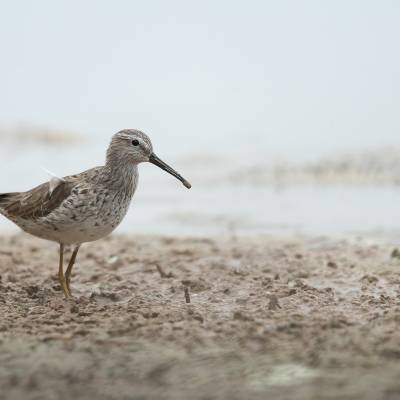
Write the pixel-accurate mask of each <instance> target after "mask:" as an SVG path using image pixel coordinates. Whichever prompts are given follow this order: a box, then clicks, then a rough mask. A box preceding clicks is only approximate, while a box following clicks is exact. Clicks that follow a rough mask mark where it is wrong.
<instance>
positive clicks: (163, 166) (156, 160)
mask: <svg viewBox="0 0 400 400" xmlns="http://www.w3.org/2000/svg"><path fill="white" fill-rule="evenodd" d="M149 162H151V163H152V164H154V165H157V167H160V168H161V169H163V170H164V171H167V172H168V173H169V174H171V175H172V176H174V177H175V178H176V179H179V180H180V181H181V182H182V183H183V184H184V185H185V187H187V188H188V189H190V188H191V187H192V185H191V184H190V183H189V182H188V181H187V180H186V179H184V178H183V177H182V176H181V175H179V174H178V173H177V172H176V171H175V170H174V169H173V168H171V167H170V166H169V165H168V164H166V163H165V162H164V161H163V160H161V159H159V158H158V157H157V156H156V155H155V154H154V153H151V155H150V158H149Z"/></svg>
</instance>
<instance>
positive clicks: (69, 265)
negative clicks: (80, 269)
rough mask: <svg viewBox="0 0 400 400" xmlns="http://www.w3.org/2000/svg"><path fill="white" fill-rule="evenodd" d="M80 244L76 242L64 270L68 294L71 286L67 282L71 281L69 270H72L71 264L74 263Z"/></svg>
mask: <svg viewBox="0 0 400 400" xmlns="http://www.w3.org/2000/svg"><path fill="white" fill-rule="evenodd" d="M80 246H81V245H80V244H78V245H77V246H76V247H75V249H74V252H73V253H72V256H71V260H70V261H69V264H68V268H67V270H66V271H65V281H66V284H67V289H68V292H69V294H70V295H71V288H70V286H69V284H70V282H71V272H72V268H73V266H74V264H75V261H76V256H77V255H78V251H79V248H80Z"/></svg>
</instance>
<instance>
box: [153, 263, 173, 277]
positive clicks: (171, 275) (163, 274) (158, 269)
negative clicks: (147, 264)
mask: <svg viewBox="0 0 400 400" xmlns="http://www.w3.org/2000/svg"><path fill="white" fill-rule="evenodd" d="M156 268H157V271H158V273H159V274H160V276H161V278H173V277H174V275H173V274H172V272H168V273H167V272H165V271H164V270H163V269H162V268H161V265H159V264H156Z"/></svg>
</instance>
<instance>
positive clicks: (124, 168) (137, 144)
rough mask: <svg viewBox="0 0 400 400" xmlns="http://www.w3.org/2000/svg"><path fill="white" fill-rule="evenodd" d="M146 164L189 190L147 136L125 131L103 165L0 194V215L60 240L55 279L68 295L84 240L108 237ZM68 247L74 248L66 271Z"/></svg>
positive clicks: (27, 229) (116, 137)
mask: <svg viewBox="0 0 400 400" xmlns="http://www.w3.org/2000/svg"><path fill="white" fill-rule="evenodd" d="M143 162H150V163H152V164H154V165H156V166H158V167H159V168H161V169H163V170H164V171H166V172H168V173H169V174H171V175H172V176H174V177H175V178H177V179H178V180H180V181H181V182H182V184H183V185H184V186H185V187H186V188H188V189H190V188H191V184H190V183H189V182H188V181H187V180H186V179H184V178H183V177H182V176H181V175H179V174H178V172H176V171H175V170H174V169H173V168H171V167H170V166H169V165H168V164H166V163H165V162H164V161H162V160H161V159H160V158H159V157H158V156H157V155H156V154H155V153H154V151H153V145H152V143H151V141H150V138H149V137H148V136H147V135H146V134H145V133H143V132H142V131H140V130H137V129H123V130H121V131H119V132H117V133H116V134H114V135H113V136H112V138H111V143H110V145H109V147H108V150H107V154H106V161H105V164H104V165H103V166H98V167H94V168H91V169H89V170H87V171H84V172H81V173H78V174H76V175H70V176H66V177H64V178H58V177H53V178H51V179H50V181H48V182H45V183H43V184H41V185H39V186H37V187H35V188H34V189H32V190H29V191H27V192H14V193H3V194H0V214H2V215H3V216H4V217H6V218H7V219H9V220H10V221H12V222H13V223H15V224H16V225H17V226H18V227H19V228H21V229H22V230H23V231H25V232H27V233H29V234H31V235H33V236H36V237H38V238H41V239H45V240H49V241H52V242H56V243H58V244H59V265H58V280H59V283H60V286H61V290H62V291H63V293H64V295H65V297H66V298H69V297H71V296H72V291H71V273H72V269H73V267H74V265H75V262H76V258H77V255H78V252H79V249H80V248H81V246H82V245H83V244H84V243H88V242H93V241H96V240H99V239H101V238H103V237H105V236H108V235H109V234H110V233H111V232H113V231H114V230H115V229H116V228H117V226H118V225H119V224H120V223H121V221H122V220H123V219H124V217H125V215H126V213H127V211H128V208H129V205H130V203H131V200H132V198H133V196H134V194H135V191H136V188H137V186H138V178H139V172H138V164H140V163H143ZM67 246H72V248H73V251H72V255H71V258H70V260H69V262H68V266H67V269H66V270H65V274H64V255H65V249H66V247H67Z"/></svg>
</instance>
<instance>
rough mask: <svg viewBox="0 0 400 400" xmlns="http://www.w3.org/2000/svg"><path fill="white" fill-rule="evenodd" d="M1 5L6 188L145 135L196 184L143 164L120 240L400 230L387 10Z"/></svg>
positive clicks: (0, 104) (395, 59) (392, 10)
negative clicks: (132, 132) (130, 132)
mask: <svg viewBox="0 0 400 400" xmlns="http://www.w3.org/2000/svg"><path fill="white" fill-rule="evenodd" d="M0 4H1V6H2V7H1V13H0V49H1V63H0V88H1V90H0V156H1V160H2V161H1V168H0V191H1V192H7V191H21V190H27V189H30V188H31V187H33V186H35V185H37V184H39V183H42V182H43V181H45V180H47V179H48V174H47V173H46V172H45V169H47V170H49V171H51V172H53V173H54V174H56V175H59V176H64V175H68V174H72V173H76V172H79V171H82V170H84V169H88V168H90V167H92V166H94V165H99V164H102V163H103V160H104V154H105V150H106V147H107V145H108V142H109V140H110V137H111V135H112V134H113V133H115V132H116V131H118V130H120V129H123V128H138V129H141V130H143V131H144V132H146V133H148V134H149V135H150V137H151V138H152V141H153V144H154V147H155V150H156V152H157V154H158V155H159V156H160V157H161V158H163V159H164V160H165V161H166V162H168V163H170V164H171V165H172V166H173V167H174V168H176V169H177V170H178V171H179V172H181V174H182V175H183V176H184V177H185V178H187V179H188V180H189V181H191V182H192V184H193V189H192V190H191V191H188V190H186V189H185V188H183V187H182V185H180V183H179V182H177V181H175V180H174V179H173V178H172V177H170V176H169V175H166V174H165V173H164V172H162V171H161V170H159V169H157V168H155V167H154V166H152V165H150V164H149V165H142V166H141V168H140V169H141V178H140V186H139V190H138V191H137V194H136V197H135V200H134V203H133V206H132V207H131V210H130V212H129V215H128V217H127V218H126V220H125V221H124V223H123V225H122V226H121V227H120V230H119V231H120V232H135V233H156V234H171V235H187V234H190V235H216V234H218V235H220V234H226V233H229V234H254V233H273V234H278V235H287V234H318V235H343V234H351V235H354V234H356V235H358V234H362V235H374V236H382V235H389V236H391V237H395V238H396V237H400V229H399V227H400V207H399V206H398V203H399V200H400V190H399V187H398V184H399V182H400V117H399V106H400V79H399V71H400V53H399V51H398V38H399V37H400V24H399V23H398V22H399V20H400V19H399V18H400V4H398V3H397V2H394V1H389V0H383V1H366V0H363V1H361V0H360V1H354V0H353V1H348V0H346V1H344V0H343V1H341V0H339V1H335V2H327V1H324V2H321V1H317V0H315V1H309V0H303V1H296V0H292V1H289V0H283V1H282V0H281V1H264V0H259V1H257V0H251V1H228V0H219V1H209V0H203V1H202V2H193V1H192V2H188V1H183V0H182V1H174V0H170V1H161V0H159V1H155V0H150V1H146V2H144V1H128V0H126V1H123V0H116V1H99V0H96V1H94V0H93V1H88V0H84V1H77V0H72V1H71V0H69V1H61V0H59V1H54V0H37V1H35V2H27V1H22V0H14V1H1V3H0ZM0 229H1V230H2V231H3V232H13V231H16V228H14V227H13V225H12V224H11V223H9V222H7V221H6V220H5V219H4V218H1V220H0Z"/></svg>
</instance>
